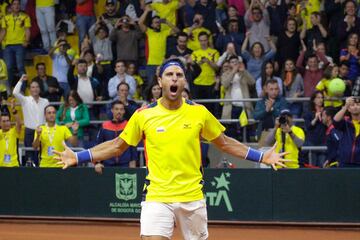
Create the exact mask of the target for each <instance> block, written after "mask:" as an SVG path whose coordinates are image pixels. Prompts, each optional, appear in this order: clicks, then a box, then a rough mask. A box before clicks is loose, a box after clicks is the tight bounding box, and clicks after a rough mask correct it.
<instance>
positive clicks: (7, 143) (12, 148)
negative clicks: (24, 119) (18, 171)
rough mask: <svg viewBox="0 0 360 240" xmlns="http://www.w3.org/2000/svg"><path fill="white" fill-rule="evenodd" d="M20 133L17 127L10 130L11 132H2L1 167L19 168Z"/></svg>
mask: <svg viewBox="0 0 360 240" xmlns="http://www.w3.org/2000/svg"><path fill="white" fill-rule="evenodd" d="M19 135H20V133H18V132H17V131H16V127H12V128H10V130H9V131H7V132H3V130H0V146H1V147H0V167H18V166H19V156H18V139H19V137H20V136H19Z"/></svg>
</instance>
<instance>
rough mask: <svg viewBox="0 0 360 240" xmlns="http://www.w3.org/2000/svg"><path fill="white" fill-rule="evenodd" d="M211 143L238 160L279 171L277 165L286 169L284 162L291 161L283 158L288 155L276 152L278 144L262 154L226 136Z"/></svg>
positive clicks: (221, 136) (223, 135) (222, 135)
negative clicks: (252, 162) (256, 163)
mask: <svg viewBox="0 0 360 240" xmlns="http://www.w3.org/2000/svg"><path fill="white" fill-rule="evenodd" d="M211 142H212V143H213V144H214V145H215V146H217V147H218V148H219V149H220V150H221V151H223V152H226V153H228V154H231V155H233V156H235V157H238V158H242V159H246V160H250V161H254V162H261V163H264V164H266V165H270V166H272V168H273V169H274V170H276V169H277V168H276V166H277V165H279V166H282V167H286V166H285V165H284V162H288V161H291V160H287V159H283V156H285V155H286V154H287V153H276V152H275V148H276V144H275V145H274V146H273V147H272V148H270V149H269V150H267V151H266V152H261V151H258V150H255V149H252V148H250V147H248V146H246V145H244V144H242V143H240V142H239V141H237V140H235V139H233V138H231V137H228V136H226V135H225V134H221V135H220V136H219V137H217V138H215V139H214V140H212V141H211Z"/></svg>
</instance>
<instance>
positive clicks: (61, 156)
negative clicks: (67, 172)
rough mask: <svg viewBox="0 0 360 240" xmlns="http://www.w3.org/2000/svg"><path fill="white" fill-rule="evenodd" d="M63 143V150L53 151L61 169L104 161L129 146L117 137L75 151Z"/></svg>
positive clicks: (117, 154)
mask: <svg viewBox="0 0 360 240" xmlns="http://www.w3.org/2000/svg"><path fill="white" fill-rule="evenodd" d="M63 145H64V147H65V150H64V151H63V152H59V151H54V153H55V154H56V155H57V157H56V159H58V160H59V162H58V164H60V165H63V169H66V168H68V167H70V166H75V165H77V164H79V163H85V162H100V161H104V160H106V159H109V158H112V157H115V156H119V155H121V154H122V153H123V152H124V151H126V149H127V148H128V147H129V145H128V144H127V143H126V142H125V141H124V140H122V139H121V138H119V137H117V138H114V139H113V140H110V141H106V142H104V143H102V144H99V145H96V146H95V147H93V148H91V149H87V150H84V151H81V152H77V153H75V152H73V151H72V150H71V149H70V148H69V147H68V146H66V144H65V142H64V143H63Z"/></svg>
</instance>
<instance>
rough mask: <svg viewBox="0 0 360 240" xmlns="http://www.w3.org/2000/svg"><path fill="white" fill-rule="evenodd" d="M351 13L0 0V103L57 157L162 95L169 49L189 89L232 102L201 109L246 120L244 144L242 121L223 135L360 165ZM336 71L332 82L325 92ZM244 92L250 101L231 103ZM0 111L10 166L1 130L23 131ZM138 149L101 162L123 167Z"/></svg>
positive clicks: (193, 0)
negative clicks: (67, 146) (181, 65)
mask: <svg viewBox="0 0 360 240" xmlns="http://www.w3.org/2000/svg"><path fill="white" fill-rule="evenodd" d="M359 16H360V11H359V8H358V4H357V1H354V0H216V1H215V0H153V1H148V0H76V1H71V0H64V1H58V0H9V1H7V0H0V18H1V31H0V41H1V43H2V45H1V46H2V47H1V51H0V54H1V57H2V59H0V93H1V99H2V105H6V104H5V102H6V101H8V102H10V101H11V100H10V99H11V98H12V97H15V98H16V99H17V101H18V103H19V104H21V107H22V113H23V119H24V120H23V125H24V126H25V137H24V145H25V146H26V147H31V146H33V147H34V148H35V149H39V151H40V152H39V153H37V152H33V151H29V152H28V153H27V157H26V159H31V161H32V162H34V164H35V165H36V166H38V165H40V166H54V165H53V163H51V161H50V162H49V157H51V156H52V151H51V150H53V149H54V148H55V146H56V147H57V146H59V141H63V140H67V139H68V140H69V143H71V144H72V145H73V146H74V147H75V146H79V147H89V146H92V145H93V144H95V143H100V142H102V141H106V140H108V139H110V138H111V137H114V136H117V135H118V134H119V132H121V131H122V129H123V128H124V126H125V125H126V123H127V121H128V120H129V119H130V117H131V115H132V114H133V113H134V111H136V109H138V108H140V107H141V106H145V105H147V104H151V103H153V102H155V101H156V100H157V99H159V98H160V97H161V88H160V86H159V85H158V84H157V77H158V74H159V73H158V67H159V65H160V64H161V63H162V62H163V61H164V60H165V59H167V58H174V57H177V58H179V59H180V60H181V61H182V62H183V63H184V65H185V66H186V69H187V71H186V77H187V81H188V85H187V96H191V98H192V99H195V100H196V99H221V98H225V99H232V100H234V101H233V102H224V103H221V102H211V101H209V102H205V103H203V104H204V105H205V106H206V107H207V108H208V109H209V110H210V111H211V112H212V113H213V114H214V115H215V116H216V117H218V118H222V119H240V118H241V117H243V116H244V115H245V116H247V118H254V119H255V120H257V122H256V124H255V125H254V126H247V129H248V134H247V135H246V139H243V134H242V133H243V130H244V129H243V127H244V126H243V125H242V124H241V120H240V122H239V123H226V125H227V134H229V135H230V136H231V137H234V138H237V139H241V140H248V141H251V140H253V141H256V142H258V144H259V146H260V147H266V146H269V145H271V144H272V143H273V142H274V141H276V142H278V145H277V150H278V151H285V152H291V153H290V154H288V155H287V157H286V158H288V159H291V160H293V162H291V163H289V164H288V167H290V168H298V167H303V166H308V167H330V166H346V167H350V166H351V167H360V160H359V158H358V156H360V143H359V139H360V137H359V135H360V130H359V129H360V123H359V121H360V103H359V99H360V53H359V35H360V17H359ZM38 56H45V57H44V58H42V59H47V61H44V60H43V61H37V62H35V59H36V57H38ZM28 68H34V69H35V71H33V72H34V73H35V74H32V75H31V73H30V72H31V71H28V70H27V69H28ZM335 79H336V80H338V79H340V80H341V82H342V83H343V85H342V84H340V86H335V87H331V85H334V84H332V82H335V81H333V80H335ZM27 95H28V96H27ZM302 97H308V98H310V100H305V101H299V99H298V98H302ZM249 98H258V99H259V100H258V101H256V102H251V101H242V100H244V99H245V100H246V99H249ZM289 98H290V99H289ZM345 98H346V101H345V100H344V99H345ZM49 102H50V103H54V102H55V103H58V102H60V106H59V105H56V104H55V105H49ZM48 105H49V106H51V107H46V106H48ZM1 109H2V117H1V128H2V130H1V133H2V134H1V137H0V141H4V143H6V144H5V145H6V149H5V150H3V149H1V151H4V154H3V155H1V152H0V157H2V156H4V157H3V158H2V159H1V160H2V162H3V163H1V165H2V166H10V165H11V166H13V163H14V159H13V158H16V159H17V158H18V156H17V155H11V154H9V153H7V152H6V151H8V148H9V146H10V145H9V139H14V138H15V139H17V138H21V136H20V135H19V134H18V131H17V130H18V128H16V131H15V130H12V131H11V134H12V135H11V134H10V132H9V131H10V130H9V127H8V120H9V119H8V118H9V117H10V116H11V117H13V116H12V115H14V117H16V119H18V114H19V113H17V110H16V108H14V107H9V108H7V107H4V106H2V108H1ZM54 111H55V115H54ZM53 115H54V116H53ZM299 119H300V120H301V119H304V120H305V123H304V124H302V122H301V121H300V122H299V121H296V120H299ZM94 120H108V121H107V122H104V123H103V124H102V126H101V127H100V125H96V124H90V121H94ZM18 124H19V123H18V122H17V126H15V127H18ZM57 126H66V127H67V130H66V129H64V128H62V127H61V128H60V127H57ZM8 135H11V137H9V136H8ZM75 136H76V138H74V137H75ZM53 142H56V143H53ZM339 144H340V145H343V144H345V145H346V146H352V147H348V148H338V146H339ZM11 146H13V145H11ZM45 146H46V148H47V149H45ZM302 146H328V149H330V150H328V151H312V152H311V154H307V153H306V152H305V151H302V150H301V148H302ZM60 148H61V146H60ZM135 155H136V154H134V152H133V149H130V150H129V153H128V154H125V156H124V157H123V158H120V159H110V160H109V161H108V162H105V166H114V165H118V166H131V167H134V166H136V158H137V157H136V156H135ZM38 156H40V164H39V161H38V158H37V157H38ZM340 156H341V157H340ZM42 159H46V160H42ZM121 159H123V160H121ZM53 161H55V160H53ZM25 162H26V161H23V163H22V164H24V163H25ZM41 162H43V163H42V164H41ZM44 162H46V163H44ZM100 169H101V168H100Z"/></svg>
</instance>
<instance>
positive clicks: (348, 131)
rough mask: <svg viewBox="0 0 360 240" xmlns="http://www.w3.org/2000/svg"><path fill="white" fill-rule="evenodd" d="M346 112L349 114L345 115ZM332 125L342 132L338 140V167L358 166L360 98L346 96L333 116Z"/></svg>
mask: <svg viewBox="0 0 360 240" xmlns="http://www.w3.org/2000/svg"><path fill="white" fill-rule="evenodd" d="M346 112H349V113H350V116H345V113H346ZM333 125H334V127H335V128H336V129H337V130H339V131H340V132H342V134H343V136H342V138H341V139H340V142H339V146H341V147H340V148H339V151H338V156H341V158H339V167H360V137H359V135H360V98H358V97H356V98H355V97H348V98H347V99H346V101H345V105H344V106H343V107H342V108H341V110H340V111H338V112H337V113H336V115H335V116H334V121H333Z"/></svg>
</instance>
